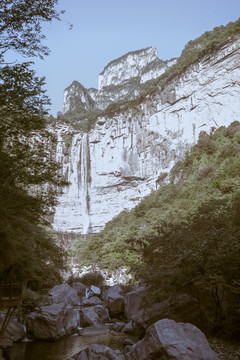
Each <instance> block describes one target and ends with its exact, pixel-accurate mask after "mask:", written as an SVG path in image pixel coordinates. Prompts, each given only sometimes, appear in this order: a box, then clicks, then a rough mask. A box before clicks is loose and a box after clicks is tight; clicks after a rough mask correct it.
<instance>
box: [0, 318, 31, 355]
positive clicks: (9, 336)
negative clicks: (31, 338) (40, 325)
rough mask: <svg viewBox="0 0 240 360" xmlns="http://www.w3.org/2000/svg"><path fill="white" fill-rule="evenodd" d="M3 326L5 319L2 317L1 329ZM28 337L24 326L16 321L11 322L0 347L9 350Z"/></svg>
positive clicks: (0, 341) (0, 342)
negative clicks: (8, 348)
mask: <svg viewBox="0 0 240 360" xmlns="http://www.w3.org/2000/svg"><path fill="white" fill-rule="evenodd" d="M2 324H3V318H2V317H0V328H1V326H2ZM25 337H26V333H25V331H24V328H23V325H22V324H21V323H19V322H18V321H16V320H11V321H10V322H9V324H8V326H7V329H6V331H5V333H4V335H3V336H2V337H1V339H0V347H2V348H7V347H10V346H12V345H13V342H15V341H19V340H22V339H24V338H25Z"/></svg>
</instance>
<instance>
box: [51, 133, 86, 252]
mask: <svg viewBox="0 0 240 360" xmlns="http://www.w3.org/2000/svg"><path fill="white" fill-rule="evenodd" d="M66 139H67V141H68V143H69V142H70V145H68V148H67V151H66ZM88 146H89V144H88V135H87V134H83V133H81V132H75V133H73V134H71V133H70V134H69V133H67V132H66V133H63V134H62V133H61V132H60V131H58V142H57V149H56V160H57V161H58V162H59V163H60V164H61V173H62V175H63V176H64V178H65V179H66V180H67V181H69V185H68V186H65V187H63V188H61V189H59V191H60V196H59V200H60V201H59V204H58V205H57V206H56V211H55V215H54V221H53V227H54V228H55V229H56V230H57V231H58V233H59V234H62V236H61V239H62V240H64V245H65V246H67V247H70V246H71V243H72V240H73V239H74V237H75V236H76V235H74V234H82V235H86V234H88V232H89V230H90V227H91V223H90V215H89V199H88V187H89V185H90V182H91V176H90V157H89V156H90V155H89V149H88Z"/></svg>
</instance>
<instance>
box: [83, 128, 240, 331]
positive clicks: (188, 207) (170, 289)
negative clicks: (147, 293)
mask: <svg viewBox="0 0 240 360" xmlns="http://www.w3.org/2000/svg"><path fill="white" fill-rule="evenodd" d="M239 126H240V123H239V122H233V123H232V124H231V125H230V126H229V127H228V128H225V127H220V128H219V129H217V130H215V131H213V132H211V133H210V134H209V135H207V134H206V133H201V134H200V138H199V141H198V143H197V144H196V145H195V146H193V147H192V149H191V151H190V152H188V153H187V154H186V156H185V158H184V159H183V160H182V161H179V162H178V163H177V164H176V165H175V166H174V167H173V169H172V171H171V174H170V179H171V182H170V183H169V184H167V185H166V184H162V186H161V187H160V189H159V191H157V192H155V193H152V194H151V195H149V196H147V197H146V198H145V199H143V200H142V201H141V202H140V203H139V204H138V205H137V206H136V207H135V208H134V209H133V210H131V211H124V212H122V213H121V214H120V215H119V216H117V217H116V218H114V219H113V220H112V221H110V222H109V223H108V224H107V225H106V226H105V229H104V230H103V231H102V232H101V233H100V234H97V235H95V236H93V237H92V239H91V240H90V241H89V242H87V243H84V244H83V243H81V244H78V246H77V251H78V254H79V258H80V259H81V262H82V263H84V261H86V262H87V263H88V264H89V263H91V262H93V261H94V263H95V264H97V265H98V266H100V267H108V268H112V269H113V268H118V267H127V268H128V269H129V271H130V272H131V273H132V274H134V275H135V278H136V279H143V280H144V282H145V283H146V284H147V285H148V286H150V288H151V298H152V299H153V300H154V301H160V300H163V299H164V298H166V297H169V296H173V295H174V294H176V293H179V292H183V291H184V292H188V293H191V294H194V295H196V293H197V294H199V293H200V294H206V293H207V294H209V296H210V297H211V298H212V299H213V300H212V301H213V302H214V303H215V314H214V319H213V323H212V324H213V325H214V326H215V325H216V326H219V327H224V329H225V330H226V329H227V330H226V331H230V332H231V331H232V332H237V329H236V328H237V324H239V321H240V317H239V313H238V309H239V306H240V263H239V256H240V241H239V240H240V223H239V217H240V190H239V189H240V164H239V156H240V144H239V141H238V139H239V136H238V134H239ZM209 144H210V145H209ZM213 150H214V151H213ZM226 298H228V299H229V304H228V306H227V307H226V306H225V303H226V300H225V299H226Z"/></svg>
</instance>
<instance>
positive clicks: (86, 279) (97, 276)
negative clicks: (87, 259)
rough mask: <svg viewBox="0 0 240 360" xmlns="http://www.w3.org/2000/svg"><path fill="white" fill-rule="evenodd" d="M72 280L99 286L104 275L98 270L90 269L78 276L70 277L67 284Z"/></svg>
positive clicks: (101, 284) (102, 281) (102, 282)
mask: <svg viewBox="0 0 240 360" xmlns="http://www.w3.org/2000/svg"><path fill="white" fill-rule="evenodd" d="M73 282H80V283H82V284H84V285H86V286H91V285H94V286H98V287H101V286H103V284H104V277H103V275H102V274H101V272H100V271H90V272H88V273H86V274H84V275H82V276H80V277H78V278H76V277H73V278H70V280H69V284H70V285H72V283H73Z"/></svg>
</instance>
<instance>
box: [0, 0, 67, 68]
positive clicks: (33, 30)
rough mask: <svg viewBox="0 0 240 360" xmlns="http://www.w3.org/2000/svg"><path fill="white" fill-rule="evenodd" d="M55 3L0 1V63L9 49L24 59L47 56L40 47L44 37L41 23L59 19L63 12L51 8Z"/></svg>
mask: <svg viewBox="0 0 240 360" xmlns="http://www.w3.org/2000/svg"><path fill="white" fill-rule="evenodd" d="M57 3H58V0H29V1H25V0H15V1H12V0H1V4H0V41H1V42H0V63H4V56H5V54H6V53H7V51H9V50H13V51H17V52H19V53H21V54H23V55H25V56H40V57H41V58H42V57H43V55H47V54H48V52H49V49H48V48H47V47H46V46H43V45H42V40H44V39H45V36H44V35H43V34H42V31H41V24H42V23H43V22H51V21H52V20H53V19H57V20H59V19H60V15H61V14H62V13H63V11H60V12H58V11H57V10H56V9H55V6H56V5H57Z"/></svg>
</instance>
